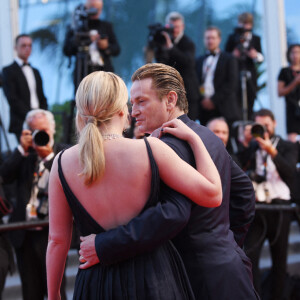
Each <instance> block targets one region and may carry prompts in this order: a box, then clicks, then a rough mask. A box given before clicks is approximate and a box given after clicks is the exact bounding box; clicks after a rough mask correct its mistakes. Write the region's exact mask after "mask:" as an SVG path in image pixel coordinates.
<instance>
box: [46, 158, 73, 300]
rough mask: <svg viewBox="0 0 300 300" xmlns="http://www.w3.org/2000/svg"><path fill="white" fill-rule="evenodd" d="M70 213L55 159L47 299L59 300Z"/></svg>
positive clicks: (47, 261) (51, 196) (69, 228)
mask: <svg viewBox="0 0 300 300" xmlns="http://www.w3.org/2000/svg"><path fill="white" fill-rule="evenodd" d="M72 220H73V219H72V213H71V210H70V207H69V205H68V203H67V200H66V198H65V195H64V192H63V189H62V186H61V184H60V180H59V177H58V168H57V157H56V158H55V161H54V163H53V166H52V169H51V173H50V179H49V241H48V248H47V256H46V264H47V285H48V299H49V300H60V285H61V280H62V276H63V273H64V269H65V263H66V258H67V255H68V251H69V249H70V244H71V238H72V227H73V221H72Z"/></svg>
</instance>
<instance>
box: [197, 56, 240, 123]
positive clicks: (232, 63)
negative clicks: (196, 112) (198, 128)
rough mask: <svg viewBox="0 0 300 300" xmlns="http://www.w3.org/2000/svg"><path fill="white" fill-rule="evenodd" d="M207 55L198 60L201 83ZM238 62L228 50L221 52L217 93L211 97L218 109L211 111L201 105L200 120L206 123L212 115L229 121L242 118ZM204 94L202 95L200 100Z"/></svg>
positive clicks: (216, 70) (215, 87) (215, 78)
mask: <svg viewBox="0 0 300 300" xmlns="http://www.w3.org/2000/svg"><path fill="white" fill-rule="evenodd" d="M205 58H206V56H200V57H198V58H197V60H196V71H197V76H198V81H199V85H202V84H203V83H204V76H203V63H204V60H205ZM238 80H239V71H238V62H237V60H236V59H235V58H234V57H233V56H232V55H231V54H228V53H226V52H221V53H220V56H219V59H218V62H217V65H216V69H215V73H214V80H213V84H214V89H215V93H214V95H213V96H212V97H211V100H212V101H213V103H214V105H215V107H216V109H215V110H214V111H213V112H211V111H207V110H205V109H204V108H203V107H202V106H200V121H201V123H202V124H204V125H205V124H206V123H207V122H208V121H209V119H210V117H211V118H214V117H220V116H222V117H224V118H225V119H226V120H227V121H228V122H229V123H233V122H234V121H236V120H240V119H241V104H240V103H239V102H238V97H237V96H238ZM202 99H203V95H201V96H200V100H202Z"/></svg>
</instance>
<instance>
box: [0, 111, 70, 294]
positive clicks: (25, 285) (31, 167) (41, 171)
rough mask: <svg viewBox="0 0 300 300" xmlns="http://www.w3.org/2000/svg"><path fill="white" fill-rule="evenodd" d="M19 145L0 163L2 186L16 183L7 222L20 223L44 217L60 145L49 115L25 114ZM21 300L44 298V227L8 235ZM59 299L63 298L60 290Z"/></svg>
mask: <svg viewBox="0 0 300 300" xmlns="http://www.w3.org/2000/svg"><path fill="white" fill-rule="evenodd" d="M24 125H25V128H26V129H23V131H22V134H21V137H20V145H19V146H18V147H17V148H16V149H15V151H14V152H13V153H12V154H11V155H10V156H9V157H8V158H7V159H6V160H5V161H4V162H3V164H1V166H0V176H2V178H3V183H4V184H6V183H11V182H13V181H15V180H16V187H17V188H16V203H15V205H14V207H13V213H12V215H11V218H10V222H24V221H29V220H38V219H44V218H47V217H48V178H49V172H50V169H51V166H52V162H53V159H54V156H55V154H56V153H57V152H58V151H60V150H61V149H62V146H59V145H55V144H54V133H55V121H54V117H53V115H52V113H51V112H49V111H46V110H42V109H36V110H32V111H30V112H28V114H27V115H26V119H25V124H24ZM10 236H11V242H12V244H13V246H14V248H15V252H16V258H17V266H18V270H19V273H20V277H21V282H22V294H23V299H30V300H43V299H44V296H46V295H47V285H46V248H47V243H48V228H42V227H40V228H33V229H28V230H16V231H12V232H11V235H10ZM62 295H63V299H66V297H65V292H64V290H63V291H62Z"/></svg>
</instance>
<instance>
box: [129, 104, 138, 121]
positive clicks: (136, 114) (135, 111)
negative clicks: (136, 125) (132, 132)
mask: <svg viewBox="0 0 300 300" xmlns="http://www.w3.org/2000/svg"><path fill="white" fill-rule="evenodd" d="M138 115H139V110H138V109H137V107H136V105H135V104H133V105H132V111H131V116H132V117H134V118H135V117H136V116H138Z"/></svg>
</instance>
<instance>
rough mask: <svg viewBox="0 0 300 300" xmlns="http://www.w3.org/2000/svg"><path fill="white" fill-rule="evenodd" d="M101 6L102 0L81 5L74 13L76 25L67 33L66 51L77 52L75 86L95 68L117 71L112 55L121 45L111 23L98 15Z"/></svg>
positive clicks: (90, 0)
mask: <svg viewBox="0 0 300 300" xmlns="http://www.w3.org/2000/svg"><path fill="white" fill-rule="evenodd" d="M102 9H103V1H102V0H87V1H86V4H85V5H79V6H78V7H77V8H76V9H75V11H74V14H73V26H72V27H71V28H69V30H68V31H67V33H66V38H65V43H64V48H63V51H64V54H65V55H66V56H69V57H70V56H72V55H76V67H75V89H76V88H77V86H78V84H79V83H80V81H81V79H82V78H83V77H85V76H86V75H88V74H90V73H92V72H94V71H100V70H102V71H107V72H113V71H114V68H113V65H112V62H111V56H117V55H119V53H120V46H119V44H118V41H117V38H116V36H115V33H114V30H113V26H112V24H111V23H110V22H107V21H103V20H100V19H99V16H100V15H101V12H102Z"/></svg>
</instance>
